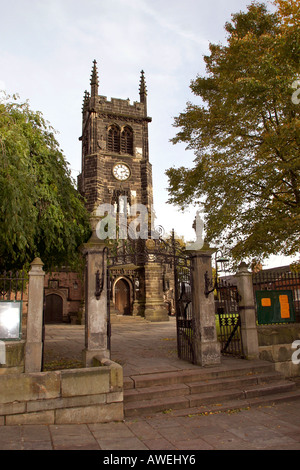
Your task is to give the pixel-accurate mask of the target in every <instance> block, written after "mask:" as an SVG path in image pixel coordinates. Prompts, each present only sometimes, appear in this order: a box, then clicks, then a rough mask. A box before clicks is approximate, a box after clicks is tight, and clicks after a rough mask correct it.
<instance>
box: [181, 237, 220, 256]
mask: <svg viewBox="0 0 300 470" xmlns="http://www.w3.org/2000/svg"><path fill="white" fill-rule="evenodd" d="M188 251H189V252H190V253H191V255H192V256H195V255H198V256H212V254H213V253H215V252H216V251H217V248H215V247H211V246H210V245H209V243H208V242H207V240H206V239H204V243H203V245H202V247H201V248H200V249H196V250H188Z"/></svg>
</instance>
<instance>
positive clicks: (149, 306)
mask: <svg viewBox="0 0 300 470" xmlns="http://www.w3.org/2000/svg"><path fill="white" fill-rule="evenodd" d="M144 312H145V319H146V320H149V321H152V322H160V321H169V315H168V311H167V308H166V305H165V303H164V293H163V271H162V266H161V264H160V263H155V262H152V261H149V262H147V263H146V264H145V310H144Z"/></svg>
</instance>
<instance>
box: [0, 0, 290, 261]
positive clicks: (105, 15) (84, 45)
mask: <svg viewBox="0 0 300 470" xmlns="http://www.w3.org/2000/svg"><path fill="white" fill-rule="evenodd" d="M250 3H251V0H226V1H224V0H208V1H204V0H185V1H184V2H183V1H182V0H85V1H84V2H83V1H79V0H47V1H45V0H10V1H9V2H8V1H7V0H0V6H1V10H0V11H1V28H0V46H1V47H0V90H1V89H2V90H5V91H6V92H7V93H9V94H13V93H18V94H19V95H20V99H21V101H25V100H28V101H29V103H30V107H31V108H32V109H33V110H35V111H41V112H42V114H43V116H44V117H45V119H46V120H47V121H49V123H50V124H51V126H53V127H54V129H55V130H56V131H58V134H57V135H56V138H57V140H58V142H59V144H60V147H61V149H62V151H63V153H64V155H65V157H66V160H67V161H68V162H69V166H70V168H71V170H72V176H73V177H74V178H75V179H76V178H77V175H78V174H79V173H80V171H81V143H80V142H79V140H78V139H79V137H80V136H81V124H82V114H81V108H82V102H83V95H84V91H85V90H88V91H89V90H90V76H91V69H92V65H93V60H94V59H96V61H97V63H98V73H99V94H100V95H104V96H107V98H108V99H111V98H112V97H114V98H121V99H127V98H129V99H130V101H131V103H133V102H134V101H139V81H140V72H141V70H144V71H145V78H146V84H147V90H148V115H149V116H150V117H152V123H150V124H149V142H150V144H149V147H150V161H151V163H152V167H153V186H154V209H155V213H156V216H157V221H156V225H160V226H162V227H163V228H164V230H165V232H166V233H168V232H170V231H171V230H172V228H174V230H175V232H176V233H177V234H178V236H184V238H185V240H186V241H188V240H194V239H195V232H194V230H193V228H192V224H193V220H194V217H195V213H196V208H191V209H190V211H185V213H184V214H182V213H180V212H179V210H178V209H177V208H175V207H173V206H171V205H170V204H167V200H168V191H167V187H168V179H167V176H166V175H165V171H166V170H167V169H168V168H170V167H172V166H175V167H178V166H182V165H184V166H187V167H190V166H192V164H193V159H194V155H193V153H192V152H190V151H186V149H185V145H184V144H176V145H173V144H172V143H171V142H170V139H172V137H174V136H175V135H176V129H175V128H174V126H173V123H174V118H175V117H176V116H178V115H179V114H180V113H181V112H182V111H184V109H185V107H186V103H187V102H188V101H192V102H193V103H197V99H198V98H197V97H195V96H194V95H193V94H192V93H191V90H190V88H189V86H190V82H191V80H193V79H195V78H196V77H197V75H198V74H199V75H205V73H206V72H205V64H204V60H203V56H204V55H206V54H208V51H209V49H208V47H209V43H222V44H224V43H225V41H226V32H225V29H224V26H225V23H226V21H230V19H231V15H232V14H234V13H237V12H239V11H246V9H247V6H248V5H249V4H250ZM265 3H268V4H269V2H268V1H266V2H265ZM270 8H271V6H270ZM274 263H275V264H274ZM283 264H287V260H286V259H282V258H280V259H278V258H277V257H276V259H273V260H270V261H268V263H267V265H268V266H273V265H274V266H279V265H283Z"/></svg>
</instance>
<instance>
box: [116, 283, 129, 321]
mask: <svg viewBox="0 0 300 470" xmlns="http://www.w3.org/2000/svg"><path fill="white" fill-rule="evenodd" d="M115 308H116V309H117V310H118V311H119V313H120V314H121V315H130V314H131V309H130V286H129V283H128V282H127V281H126V279H119V280H118V281H117V282H116V284H115Z"/></svg>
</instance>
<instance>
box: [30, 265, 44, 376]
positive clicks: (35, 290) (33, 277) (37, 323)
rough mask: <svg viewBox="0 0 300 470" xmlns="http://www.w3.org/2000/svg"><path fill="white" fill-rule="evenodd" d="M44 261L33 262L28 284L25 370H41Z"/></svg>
mask: <svg viewBox="0 0 300 470" xmlns="http://www.w3.org/2000/svg"><path fill="white" fill-rule="evenodd" d="M43 266H44V264H43V262H42V261H41V260H40V258H36V259H35V260H34V261H33V262H32V263H31V269H30V271H29V284H28V313H27V331H26V345H25V372H26V373H31V372H41V368H42V355H43V311H44V278H45V272H44V270H43Z"/></svg>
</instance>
